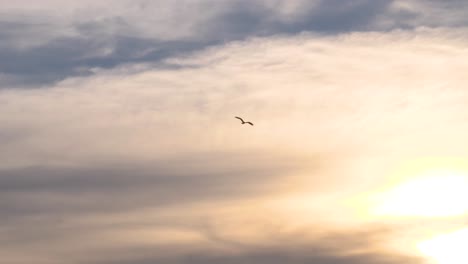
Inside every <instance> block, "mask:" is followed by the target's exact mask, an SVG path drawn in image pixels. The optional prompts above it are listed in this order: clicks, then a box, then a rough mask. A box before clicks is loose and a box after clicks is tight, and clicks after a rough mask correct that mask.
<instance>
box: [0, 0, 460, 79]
mask: <svg viewBox="0 0 468 264" xmlns="http://www.w3.org/2000/svg"><path fill="white" fill-rule="evenodd" d="M267 3H269V4H267ZM394 3H395V1H392V0H372V1H371V0H353V1H346V2H343V1H338V0H331V1H330V0H320V1H304V2H302V1H301V2H298V5H299V7H298V8H296V10H294V11H292V12H290V13H289V14H286V15H284V14H280V13H281V12H280V11H281V10H280V9H281V8H282V7H281V6H280V5H279V4H277V5H272V4H271V3H270V2H267V1H266V2H256V3H252V2H251V1H246V0H238V1H225V2H220V3H217V4H216V5H215V4H214V3H211V2H210V1H207V2H200V6H205V9H203V8H202V7H200V8H198V9H196V10H194V11H193V12H202V13H203V12H204V14H206V15H205V16H202V17H201V18H200V17H199V16H197V17H196V18H192V17H191V16H190V12H189V11H190V10H188V11H187V10H185V9H181V10H185V11H184V12H189V14H187V15H186V16H182V17H179V16H177V17H178V18H177V19H181V20H184V21H185V24H188V25H189V26H190V27H189V29H188V30H187V29H186V30H187V31H189V33H187V34H185V35H183V36H178V37H177V36H176V37H169V38H168V36H166V35H167V34H169V33H154V32H152V33H151V32H150V31H149V30H150V29H148V28H141V27H140V26H138V25H136V22H135V21H134V20H132V19H128V18H126V17H125V15H122V16H117V15H115V16H113V15H111V14H107V16H106V15H103V17H101V18H98V19H93V20H89V19H88V20H80V21H75V22H70V24H67V25H63V24H60V23H63V22H57V21H55V22H54V21H53V19H50V18H49V17H41V16H40V14H37V16H36V17H34V18H28V17H27V16H24V15H18V16H15V14H12V13H10V14H8V16H6V15H5V14H3V15H0V38H1V39H2V44H0V45H1V47H2V48H1V49H0V74H1V75H0V77H1V78H0V88H7V87H15V86H36V87H37V86H48V85H50V84H52V83H54V82H56V81H60V80H63V79H65V78H67V77H70V76H85V75H90V74H93V69H95V68H104V69H109V68H114V67H117V66H122V65H125V64H128V63H150V64H153V65H157V66H158V67H175V66H176V67H177V65H168V64H167V63H165V62H164V60H165V59H167V58H171V57H173V56H181V55H183V54H187V53H190V52H194V51H197V50H200V49H203V48H205V47H207V46H212V45H217V44H221V43H225V42H229V41H234V40H242V39H245V38H249V37H255V36H269V35H275V34H297V33H300V32H315V33H318V34H336V33H344V32H353V31H372V30H389V29H395V28H411V27H418V26H425V25H427V26H437V25H442V26H443V25H445V24H446V25H460V24H463V23H464V22H463V21H464V20H463V21H460V19H458V20H457V19H456V18H453V19H451V20H450V21H445V20H444V21H441V20H430V19H428V18H427V14H425V13H424V10H422V11H421V12H419V11H417V10H414V9H408V8H406V9H405V8H400V9H395V8H394V7H393V6H392V4H394ZM409 3H410V4H411V3H414V4H418V5H419V6H418V7H420V6H421V5H422V6H427V8H428V9H430V10H432V13H434V14H447V12H448V11H450V10H457V9H459V8H461V6H462V5H463V3H461V2H460V1H449V2H447V3H445V4H436V3H435V2H434V1H428V2H423V1H410V2H409ZM181 5H182V7H183V6H184V4H183V3H181ZM211 6H213V7H211ZM189 7H190V6H189ZM210 8H211V9H210ZM145 9H150V10H153V9H151V7H145ZM434 10H435V11H434ZM207 11H210V12H207ZM154 12H155V13H154V14H153V16H156V17H157V16H158V15H162V14H163V13H161V14H159V13H158V12H159V11H158V9H157V8H154ZM160 12H162V11H160ZM174 12H175V14H177V11H174ZM181 12H182V11H181ZM2 16H4V18H3V19H2ZM174 17H175V16H174ZM174 19H175V18H174ZM146 20H147V21H148V23H149V22H150V20H149V18H148V17H146V16H144V15H142V16H141V19H140V20H139V22H142V21H143V22H144V21H146ZM192 20H193V21H192ZM184 21H181V24H182V22H184ZM382 21H383V22H382ZM434 21H436V22H434ZM437 21H439V22H437ZM457 21H458V22H457ZM169 22H170V21H168V22H167V23H168V24H167V27H170V28H167V30H169V31H172V32H177V31H178V30H179V29H178V28H177V27H174V25H176V24H177V23H169ZM434 23H435V24H434ZM437 23H439V24H437ZM444 23H445V24H444ZM154 26H155V27H158V28H161V27H164V24H162V25H161V24H157V25H154ZM181 30H182V29H181ZM51 32H52V33H53V34H52V33H51ZM69 32H74V34H69ZM44 36H48V37H47V38H45V39H44V41H42V42H40V43H39V44H38V45H31V46H26V47H19V46H21V45H18V43H19V42H25V41H26V42H28V41H31V40H35V39H42V38H44Z"/></svg>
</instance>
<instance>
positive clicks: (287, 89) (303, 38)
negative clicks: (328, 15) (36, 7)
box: [0, 4, 468, 264]
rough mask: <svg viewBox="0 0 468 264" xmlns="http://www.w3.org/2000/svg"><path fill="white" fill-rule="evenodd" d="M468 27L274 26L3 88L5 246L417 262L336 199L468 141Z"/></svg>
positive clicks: (129, 259) (66, 257) (262, 259)
mask: <svg viewBox="0 0 468 264" xmlns="http://www.w3.org/2000/svg"><path fill="white" fill-rule="evenodd" d="M376 5H377V4H376ZM230 10H232V9H230ZM465 36H467V34H466V29H463V28H460V29H448V28H445V29H440V28H439V29H427V28H425V29H416V30H404V31H402V30H395V31H391V32H380V33H379V32H360V33H343V34H339V35H317V34H312V33H306V34H300V35H294V36H289V35H282V36H267V37H259V38H250V39H248V40H246V41H239V42H232V43H229V44H226V45H218V46H213V47H210V48H206V49H203V50H201V51H198V52H195V53H193V54H192V55H190V56H188V55H180V54H179V56H175V57H172V56H168V57H165V59H164V60H162V61H163V62H164V63H165V64H167V65H178V67H160V62H158V61H145V60H135V61H134V62H131V61H126V63H125V64H122V65H121V64H120V63H117V64H115V65H113V66H112V67H111V68H112V69H95V70H94V71H93V75H92V76H74V77H69V78H66V79H64V80H63V81H61V82H58V83H55V84H54V85H50V87H49V88H48V89H25V90H24V89H6V90H2V91H1V92H0V103H1V110H2V111H0V131H1V132H0V142H1V143H2V151H1V152H0V160H1V162H0V176H1V177H0V186H1V187H0V196H1V199H0V205H1V206H0V218H1V219H3V220H2V224H1V226H0V232H1V233H2V235H1V236H0V237H2V238H1V240H0V248H2V250H1V251H0V256H2V259H4V260H6V261H9V262H11V263H30V262H31V261H32V259H34V261H35V262H36V263H44V264H49V263H63V262H64V261H67V262H69V263H90V264H99V263H141V264H144V263H154V262H158V263H164V264H166V263H167V264H169V263H221V262H223V263H226V262H227V263H240V262H253V263H275V261H276V262H278V263H279V262H281V263H283V262H288V263H304V262H314V263H319V264H328V263H369V264H370V263H388V264H392V263H419V262H420V260H419V259H414V258H412V257H403V256H402V255H403V253H401V252H398V251H390V250H389V249H388V245H389V244H391V243H392V241H393V240H394V239H395V237H398V236H397V234H399V233H398V232H397V231H396V229H398V228H400V227H401V226H400V225H398V224H395V223H390V224H388V225H387V224H386V223H379V222H378V221H379V219H377V220H376V219H365V220H362V219H359V217H357V216H356V212H355V211H354V210H355V209H353V208H352V207H349V206H348V204H347V201H348V200H349V199H351V198H352V197H354V196H355V195H358V194H361V193H365V192H368V191H371V190H373V189H374V188H378V187H379V186H382V185H383V184H384V183H385V182H386V181H387V180H388V175H389V172H390V170H391V169H390V168H391V167H392V166H394V165H395V164H397V163H398V162H400V161H401V160H402V159H405V158H410V157H414V156H420V155H427V156H432V155H447V156H449V155H453V156H463V155H466V149H468V148H467V147H468V146H466V144H467V143H466V140H465V138H466V133H467V132H468V131H467V130H468V126H467V125H466V122H465V120H466V117H467V114H466V113H467V111H466V110H467V109H466V98H467V96H468V93H467V92H466V91H465V90H464V88H463V87H465V86H466V83H467V81H468V80H467V78H466V66H467V64H466V61H468V58H467V56H468V54H467V52H466V48H465V47H466V43H467V39H466V37H465ZM52 39H53V38H52ZM52 42H53V41H52ZM52 42H50V41H47V42H46V43H47V44H44V45H45V46H44V47H48V48H50V50H51V51H57V50H59V49H57V48H52V46H50V43H52ZM139 43H141V42H139ZM124 46H125V47H127V45H124ZM137 46H138V45H137ZM33 49H34V48H27V49H26V51H24V53H22V54H28V53H27V52H30V51H31V50H33ZM78 49H80V48H79V47H78ZM137 49H138V50H140V48H135V50H137ZM83 51H87V52H88V51H90V50H89V49H83ZM91 51H93V50H91ZM78 53H80V52H78ZM113 56H114V55H113ZM28 58H30V56H29V55H28ZM143 62H144V63H143ZM47 65H48V64H47V63H46V65H45V67H44V68H47V67H46V66H47ZM88 66H89V65H88ZM88 66H86V67H88ZM104 68H105V67H104ZM34 70H38V71H40V69H34ZM51 72H56V71H55V70H51ZM42 75H43V73H41V76H42ZM64 76H65V75H64ZM33 83H35V82H33ZM35 85H38V84H37V83H35ZM235 115H241V116H246V117H248V118H249V119H252V120H253V121H254V123H255V126H254V127H245V126H241V125H240V124H238V122H237V120H235V119H234V118H233V117H234V116H235ZM361 209H362V208H361ZM368 221H370V222H373V221H376V222H377V223H372V224H369V223H368ZM394 224H395V225H394ZM362 230H364V231H362ZM44 241H46V242H47V243H44ZM401 244H404V243H403V242H401Z"/></svg>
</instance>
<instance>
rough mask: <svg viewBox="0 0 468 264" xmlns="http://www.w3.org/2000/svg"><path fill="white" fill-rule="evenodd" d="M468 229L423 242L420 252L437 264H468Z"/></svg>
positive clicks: (419, 246)
mask: <svg viewBox="0 0 468 264" xmlns="http://www.w3.org/2000/svg"><path fill="white" fill-rule="evenodd" d="M467 246H468V228H466V229H462V230H458V231H455V232H452V233H448V234H443V235H440V236H436V237H434V238H432V239H430V240H427V241H424V242H421V243H420V244H419V245H418V248H419V250H420V251H421V252H422V253H423V254H424V255H426V256H429V257H431V258H432V259H433V260H434V261H435V262H436V263H437V264H466V263H468V250H467Z"/></svg>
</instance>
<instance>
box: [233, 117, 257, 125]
mask: <svg viewBox="0 0 468 264" xmlns="http://www.w3.org/2000/svg"><path fill="white" fill-rule="evenodd" d="M235 118H237V119H239V120H240V121H241V122H242V125H243V124H249V125H251V126H253V125H254V124H252V122H245V121H244V119H242V118H240V117H238V116H235Z"/></svg>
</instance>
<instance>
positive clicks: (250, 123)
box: [245, 122, 253, 126]
mask: <svg viewBox="0 0 468 264" xmlns="http://www.w3.org/2000/svg"><path fill="white" fill-rule="evenodd" d="M245 123H246V124H249V125H251V126H253V124H252V122H245Z"/></svg>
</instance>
